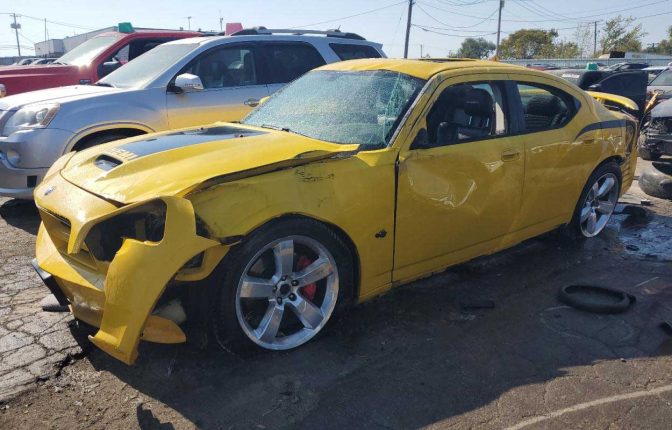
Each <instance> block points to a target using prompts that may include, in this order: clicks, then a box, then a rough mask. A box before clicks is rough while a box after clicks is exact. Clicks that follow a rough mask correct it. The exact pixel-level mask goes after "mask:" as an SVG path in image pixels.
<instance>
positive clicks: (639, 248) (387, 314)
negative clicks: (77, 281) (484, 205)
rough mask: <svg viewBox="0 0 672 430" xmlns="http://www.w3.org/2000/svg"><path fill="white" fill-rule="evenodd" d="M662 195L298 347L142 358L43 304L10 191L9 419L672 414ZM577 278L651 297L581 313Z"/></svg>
mask: <svg viewBox="0 0 672 430" xmlns="http://www.w3.org/2000/svg"><path fill="white" fill-rule="evenodd" d="M639 163H640V166H639V167H640V168H641V167H642V165H643V164H644V163H646V162H642V161H641V160H640V162H639ZM629 196H630V198H631V199H633V197H634V198H635V199H636V198H644V195H643V194H642V193H641V191H639V189H638V188H637V186H636V185H633V188H632V189H631V191H630V193H629ZM652 200H653V206H651V207H649V209H650V210H651V211H652V212H653V213H654V214H652V215H650V217H648V218H642V217H640V216H634V215H630V216H628V215H616V216H615V217H614V219H613V220H612V221H611V224H610V227H609V228H608V230H606V231H605V232H604V234H602V235H601V236H600V237H598V238H596V239H593V240H589V241H586V242H585V243H582V244H571V243H567V242H564V241H560V240H559V239H558V236H557V235H556V234H549V235H545V236H543V237H540V238H536V239H533V240H530V241H527V242H525V243H523V244H521V245H519V246H517V247H515V248H513V249H511V250H508V251H505V252H502V253H499V254H496V255H493V256H489V257H484V258H480V259H478V260H475V261H472V262H470V263H467V264H463V265H460V266H457V267H454V268H452V269H450V270H448V271H446V272H444V273H441V274H438V275H435V276H432V277H430V278H427V279H424V280H421V281H418V282H415V283H413V284H411V285H408V286H404V287H401V288H398V289H396V290H395V291H393V292H391V293H390V294H387V295H385V296H383V297H381V298H378V299H376V300H373V301H371V302H369V303H366V304H364V305H361V306H358V307H357V308H355V309H353V310H352V311H351V312H349V313H347V314H346V315H345V316H344V317H343V318H340V319H338V320H335V321H333V322H332V325H331V327H330V328H329V329H328V330H327V331H326V332H325V333H323V334H322V335H321V336H319V338H318V339H317V340H316V341H315V342H312V343H309V344H307V345H305V346H303V347H302V348H300V349H298V350H295V351H292V352H286V353H273V354H271V353H260V354H258V355H255V356H251V357H234V356H231V355H227V354H224V353H221V352H217V351H214V350H209V351H201V350H198V349H196V348H194V347H192V346H189V345H172V346H164V345H155V344H142V345H141V353H140V356H139V359H138V362H137V363H136V364H135V365H134V366H131V367H129V366H126V365H124V364H122V363H121V362H118V361H117V360H114V359H112V358H111V357H109V356H107V355H105V354H104V353H102V352H101V351H98V350H96V349H95V348H94V349H91V348H90V347H89V346H88V344H87V341H86V340H85V337H84V336H83V333H82V332H81V331H79V330H78V329H77V328H76V327H74V324H73V322H72V319H71V317H69V316H68V315H67V314H46V313H42V312H41V311H40V308H39V300H40V299H42V297H44V295H46V294H47V290H46V288H44V287H43V286H41V285H40V281H39V278H38V277H37V275H35V274H34V273H33V271H32V268H31V267H30V259H31V258H32V256H33V252H34V250H33V246H34V240H35V233H36V230H37V225H38V217H37V213H36V211H35V210H34V209H33V208H32V207H31V205H30V204H26V203H18V202H15V201H9V200H5V199H3V200H0V216H1V217H2V219H1V220H0V235H2V238H3V240H2V242H1V243H0V259H1V261H2V262H3V263H2V266H1V267H0V360H1V361H0V399H3V401H4V403H2V404H0V428H7V429H9V428H51V427H55V428H108V429H116V428H124V429H126V428H143V429H144V428H166V429H168V428H177V429H182V428H194V427H200V428H208V429H210V428H223V429H241V428H320V429H329V428H374V429H375V428H421V427H426V426H427V427H432V428H484V429H486V428H488V429H489V428H507V427H512V428H558V429H559V428H614V429H615V428H653V429H658V428H659V429H663V428H669V423H670V422H672V355H671V354H672V341H671V340H670V339H672V338H671V337H669V336H668V335H667V334H666V333H665V332H664V331H663V330H661V329H660V328H659V327H658V326H659V324H660V322H661V321H664V320H671V321H672V264H670V262H672V203H671V202H666V201H662V200H657V199H652ZM575 283H590V284H599V285H605V286H613V287H616V288H621V289H624V290H627V291H628V292H630V293H632V294H634V295H635V296H636V297H637V302H636V303H635V304H634V306H633V307H632V309H630V310H629V311H628V312H626V313H624V314H622V315H610V316H605V315H596V314H591V313H585V312H579V311H576V310H573V309H571V308H568V307H565V306H563V305H561V304H560V303H559V302H558V300H557V298H556V295H557V291H558V289H559V288H560V287H562V286H564V285H568V284H575ZM73 334H75V337H73Z"/></svg>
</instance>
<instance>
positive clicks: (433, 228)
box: [394, 75, 524, 281]
mask: <svg viewBox="0 0 672 430" xmlns="http://www.w3.org/2000/svg"><path fill="white" fill-rule="evenodd" d="M502 77H503V76H492V75H478V80H483V81H487V80H489V79H500V80H501V79H502ZM460 81H462V82H465V81H469V82H471V81H474V77H471V79H468V78H461V79H460V80H450V81H449V82H447V83H446V84H444V85H442V86H440V87H439V89H438V90H437V91H436V93H435V95H434V96H433V98H432V100H430V102H429V104H428V107H427V108H426V109H425V113H424V114H423V117H421V119H420V120H419V121H418V123H417V124H416V126H415V128H414V131H412V132H411V136H414V137H415V136H416V134H417V133H418V132H419V131H420V130H422V129H427V127H428V124H429V127H430V128H431V127H432V124H431V123H432V122H433V121H434V120H433V119H431V118H432V117H431V116H432V115H433V113H432V112H433V111H432V106H433V105H434V104H435V103H436V102H437V101H438V100H439V99H440V94H441V93H442V92H443V90H444V89H446V88H447V87H448V86H450V85H455V84H456V83H459V82H460ZM448 98H449V99H452V98H453V97H448ZM428 116H429V118H430V119H429V121H428ZM500 116H501V113H500ZM429 134H430V135H431V134H432V133H431V132H430V133H429ZM430 140H431V138H430ZM523 154H524V148H523V145H522V142H521V141H520V139H519V138H517V137H511V136H508V133H507V132H503V133H500V134H499V135H497V136H486V137H482V138H473V139H467V140H466V141H459V142H457V143H453V144H447V145H440V146H436V147H431V148H425V149H419V148H417V146H416V145H409V149H403V148H402V150H401V153H400V159H399V169H398V197H397V221H396V222H397V225H396V241H395V261H394V265H395V273H394V278H395V280H397V281H402V280H408V279H412V278H413V277H415V276H417V275H418V274H420V273H426V272H428V271H432V270H438V269H440V268H442V267H445V266H446V265H449V264H452V263H455V262H459V261H462V260H465V259H468V258H471V257H473V256H474V255H477V254H480V253H482V252H490V251H492V250H494V249H496V244H495V245H493V243H492V241H493V240H497V239H498V238H501V237H503V236H504V235H506V234H507V233H508V232H509V231H510V230H511V228H512V225H513V224H514V223H515V221H516V217H517V214H518V211H519V209H520V202H521V193H522V184H523V177H524V157H523ZM486 246H487V250H486V251H483V249H485V248H484V247H486ZM481 248H483V249H481Z"/></svg>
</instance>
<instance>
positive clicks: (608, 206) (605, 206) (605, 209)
mask: <svg viewBox="0 0 672 430" xmlns="http://www.w3.org/2000/svg"><path fill="white" fill-rule="evenodd" d="M614 206H615V205H614V204H613V203H611V202H608V201H602V200H600V202H599V203H598V205H597V211H598V212H599V213H601V214H607V215H609V214H610V213H612V212H613V211H614Z"/></svg>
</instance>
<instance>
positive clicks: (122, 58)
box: [105, 45, 130, 64]
mask: <svg viewBox="0 0 672 430" xmlns="http://www.w3.org/2000/svg"><path fill="white" fill-rule="evenodd" d="M129 50H130V45H124V46H123V47H122V48H121V49H119V50H118V51H117V52H115V53H114V54H113V55H112V56H111V57H110V58H108V59H107V60H105V61H115V60H116V61H118V62H120V63H121V64H126V63H128V62H129V61H130V60H129V59H128V52H129Z"/></svg>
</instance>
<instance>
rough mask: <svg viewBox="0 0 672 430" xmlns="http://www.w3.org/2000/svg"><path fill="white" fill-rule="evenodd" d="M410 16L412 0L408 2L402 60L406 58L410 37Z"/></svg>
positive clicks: (411, 13)
mask: <svg viewBox="0 0 672 430" xmlns="http://www.w3.org/2000/svg"><path fill="white" fill-rule="evenodd" d="M411 15H413V0H408V20H407V21H406V42H404V58H408V38H409V37H410V35H411Z"/></svg>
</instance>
